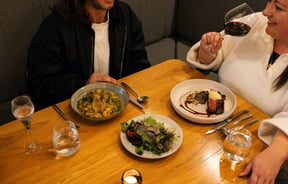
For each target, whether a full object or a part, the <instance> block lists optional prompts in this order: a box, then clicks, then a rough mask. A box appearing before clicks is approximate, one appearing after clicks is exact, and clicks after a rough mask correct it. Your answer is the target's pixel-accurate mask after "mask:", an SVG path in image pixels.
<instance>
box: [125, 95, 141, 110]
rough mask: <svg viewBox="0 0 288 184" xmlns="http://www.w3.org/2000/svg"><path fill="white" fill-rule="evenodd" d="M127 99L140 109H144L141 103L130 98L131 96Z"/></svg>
mask: <svg viewBox="0 0 288 184" xmlns="http://www.w3.org/2000/svg"><path fill="white" fill-rule="evenodd" d="M129 101H130V102H132V103H133V104H134V105H136V106H138V107H140V108H141V109H145V107H144V106H143V105H141V104H140V103H139V102H138V101H137V100H135V99H133V98H131V96H129Z"/></svg>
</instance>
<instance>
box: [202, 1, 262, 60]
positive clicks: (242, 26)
mask: <svg viewBox="0 0 288 184" xmlns="http://www.w3.org/2000/svg"><path fill="white" fill-rule="evenodd" d="M253 13H255V12H254V10H253V9H252V8H251V7H250V6H249V5H248V4H247V3H242V4H240V5H238V6H236V7H235V8H233V9H231V10H229V11H228V12H226V14H225V16H224V31H222V32H220V34H221V35H222V36H224V35H225V34H228V35H231V36H245V35H247V34H248V33H249V31H250V30H251V27H252V26H253V25H254V23H255V22H256V20H257V16H256V15H255V14H253ZM247 15H249V17H245V16H247ZM243 17H245V18H243ZM205 47H206V48H207V50H208V51H209V52H210V54H211V55H216V54H215V53H213V52H212V51H211V49H212V45H211V44H207V45H205Z"/></svg>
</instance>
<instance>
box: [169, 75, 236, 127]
mask: <svg viewBox="0 0 288 184" xmlns="http://www.w3.org/2000/svg"><path fill="white" fill-rule="evenodd" d="M170 100H171V104H172V107H173V109H174V110H175V111H176V112H177V113H178V114H179V115H180V116H182V117H183V118H185V119H187V120H190V121H192V122H195V123H201V124H212V123H217V122H219V121H222V120H224V119H226V118H228V117H229V116H230V115H231V114H232V113H233V112H234V110H235V108H236V105H237V101H236V97H235V95H234V93H233V92H232V91H231V90H230V89H229V88H228V87H226V86H225V85H223V84H221V83H219V82H215V81H212V80H206V79H191V80H186V81H183V82H180V83H178V84H177V85H175V86H174V87H173V89H172V90H171V92H170Z"/></svg>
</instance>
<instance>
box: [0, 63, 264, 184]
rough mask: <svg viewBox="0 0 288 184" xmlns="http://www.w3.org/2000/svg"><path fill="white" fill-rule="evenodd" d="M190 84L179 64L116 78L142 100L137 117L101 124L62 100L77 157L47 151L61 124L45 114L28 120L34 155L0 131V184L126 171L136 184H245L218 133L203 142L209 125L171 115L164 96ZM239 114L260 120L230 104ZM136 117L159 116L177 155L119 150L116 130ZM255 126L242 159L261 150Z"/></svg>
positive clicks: (97, 179)
mask: <svg viewBox="0 0 288 184" xmlns="http://www.w3.org/2000/svg"><path fill="white" fill-rule="evenodd" d="M193 78H206V77H205V76H204V75H203V74H201V73H199V72H198V71H197V70H195V69H193V68H192V67H190V66H189V65H187V64H186V63H184V62H182V61H179V60H168V61H165V62H163V63H161V64H158V65H155V66H153V67H150V68H148V69H146V70H143V71H141V72H138V73H135V74H133V75H130V76H128V77H125V78H122V79H120V80H119V81H118V82H119V83H120V82H121V81H125V82H127V83H128V84H130V86H131V87H133V88H134V89H135V90H136V91H137V92H138V93H139V94H145V95H148V96H149V97H150V100H149V102H148V103H147V104H145V107H146V109H145V110H141V109H139V108H138V107H136V106H135V105H133V104H131V103H129V104H128V106H127V107H126V109H125V110H124V111H123V113H121V114H120V115H119V116H118V117H116V118H115V119H113V120H110V121H107V122H103V123H93V122H91V121H87V120H85V119H82V118H80V117H79V116H78V115H77V114H75V113H74V112H73V111H72V109H71V107H70V100H66V101H63V102H61V103H59V104H58V106H59V107H60V108H61V109H62V110H63V111H64V113H65V114H67V116H68V117H69V118H70V119H71V120H73V121H74V122H76V123H77V124H78V125H80V126H81V128H80V129H79V131H80V139H81V146H80V149H79V151H78V152H77V153H76V154H75V155H73V156H71V157H68V158H59V157H57V156H56V155H55V153H54V151H53V145H52V127H53V125H54V123H56V122H57V121H60V120H61V117H60V116H59V115H58V114H57V113H56V112H55V111H54V110H53V108H52V107H48V108H46V109H43V110H41V111H39V112H36V113H35V114H34V115H33V118H32V137H33V139H34V140H37V141H38V142H39V143H41V144H42V145H43V146H44V148H43V151H42V152H40V153H38V154H35V155H26V154H25V153H24V150H23V146H24V145H25V144H26V143H27V141H28V138H27V136H26V132H25V130H24V126H23V125H22V123H21V122H20V121H18V120H15V121H12V122H9V123H7V124H5V125H2V126H0V183H2V184H4V183H5V184H6V183H13V184H15V183H25V184H28V183H31V184H32V183H33V184H36V183H37V184H42V183H43V184H44V183H45V184H58V183H63V184H64V183H65V184H73V183H75V184H76V183H77V184H80V183H81V184H83V183H88V184H89V183H91V184H92V183H93V184H95V183H96V184H102V183H103V184H104V183H105V184H119V183H120V178H121V174H122V172H123V171H124V170H125V169H127V168H136V169H138V170H140V171H141V173H142V175H143V183H144V184H150V183H151V184H176V183H177V184H181V183H183V184H184V183H185V184H187V183H189V184H193V183H195V184H206V183H207V184H219V183H246V182H247V179H245V178H244V179H243V178H239V177H237V175H238V174H239V173H240V171H241V170H242V169H243V167H244V165H245V164H239V165H232V164H231V163H230V162H228V161H227V160H223V158H222V156H221V155H222V153H223V150H222V143H223V136H221V134H220V133H218V132H216V133H214V134H211V135H205V132H206V131H207V130H209V129H210V128H211V127H212V126H213V125H203V124H197V123H193V122H189V121H187V120H185V119H183V118H181V117H180V116H179V115H178V114H177V113H176V112H175V111H174V110H173V108H172V107H171V104H170V97H169V95H170V91H171V89H172V88H173V86H174V85H175V84H177V83H179V82H181V81H184V80H188V79H193ZM244 108H251V113H253V114H254V116H255V117H258V118H259V119H260V120H263V119H264V118H268V116H267V115H266V114H264V113H263V112H261V111H260V110H258V109H257V108H255V107H254V106H252V105H251V104H249V103H247V102H246V101H244V100H243V99H241V98H239V97H237V108H236V111H239V110H242V109H244ZM144 113H153V114H160V115H164V116H167V117H169V118H171V119H172V120H174V121H175V122H177V123H178V124H179V126H180V127H181V128H182V131H183V136H184V137H183V143H182V146H181V147H180V149H179V150H178V151H176V152H175V153H174V154H172V155H170V156H169V157H166V158H163V159H156V160H147V159H142V158H138V157H136V156H133V155H132V154H131V153H129V152H127V151H126V150H125V148H124V147H123V146H122V145H121V142H120V138H119V134H120V130H121V127H120V123H121V122H124V121H128V120H129V119H131V118H133V117H135V116H138V115H141V114H144ZM259 123H260V121H259V122H258V123H256V124H254V125H252V126H249V128H248V129H249V130H250V131H251V132H252V133H253V145H252V149H251V154H250V159H251V158H252V157H253V156H255V154H257V153H258V152H260V151H261V150H263V149H264V148H265V147H266V146H265V144H263V143H262V142H261V141H260V140H259V139H258V137H257V128H258V126H259Z"/></svg>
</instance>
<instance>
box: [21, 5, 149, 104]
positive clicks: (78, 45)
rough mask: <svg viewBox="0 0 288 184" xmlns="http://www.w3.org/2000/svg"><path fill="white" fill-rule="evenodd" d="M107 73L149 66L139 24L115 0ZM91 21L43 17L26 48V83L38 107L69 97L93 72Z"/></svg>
mask: <svg viewBox="0 0 288 184" xmlns="http://www.w3.org/2000/svg"><path fill="white" fill-rule="evenodd" d="M109 19H110V20H109V42H110V76H111V77H114V78H116V79H119V78H121V77H124V76H127V75H129V74H132V73H134V72H137V71H139V70H142V69H144V68H147V67H149V66H150V64H149V62H148V60H147V53H146V50H145V48H144V36H143V31H142V26H141V23H140V22H139V20H138V19H137V17H136V15H135V14H134V12H133V11H132V10H131V9H130V7H129V6H128V5H127V4H125V3H123V2H119V1H115V5H114V7H113V8H112V9H111V10H110V12H109ZM94 36H95V35H94V31H93V30H92V29H91V24H90V23H89V24H87V23H75V22H74V23H71V22H67V21H65V20H64V19H63V17H61V16H60V15H59V14H57V13H56V12H52V13H51V14H50V15H49V16H48V17H46V18H45V19H44V20H43V22H42V24H41V25H40V27H39V29H38V30H37V32H36V34H35V36H34V38H33V40H32V42H31V44H30V47H29V52H28V64H27V71H28V72H27V86H28V92H29V94H30V95H31V97H32V100H33V102H34V103H35V106H36V108H37V109H40V108H43V107H46V106H49V105H52V104H54V103H57V102H60V101H62V100H65V99H68V98H70V97H71V95H72V94H73V92H75V91H76V90H77V89H79V88H80V87H82V86H83V85H85V83H86V81H87V80H88V78H89V77H90V75H91V74H92V72H93V68H94V66H93V64H94V61H93V50H94V49H93V47H94V46H93V42H94Z"/></svg>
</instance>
